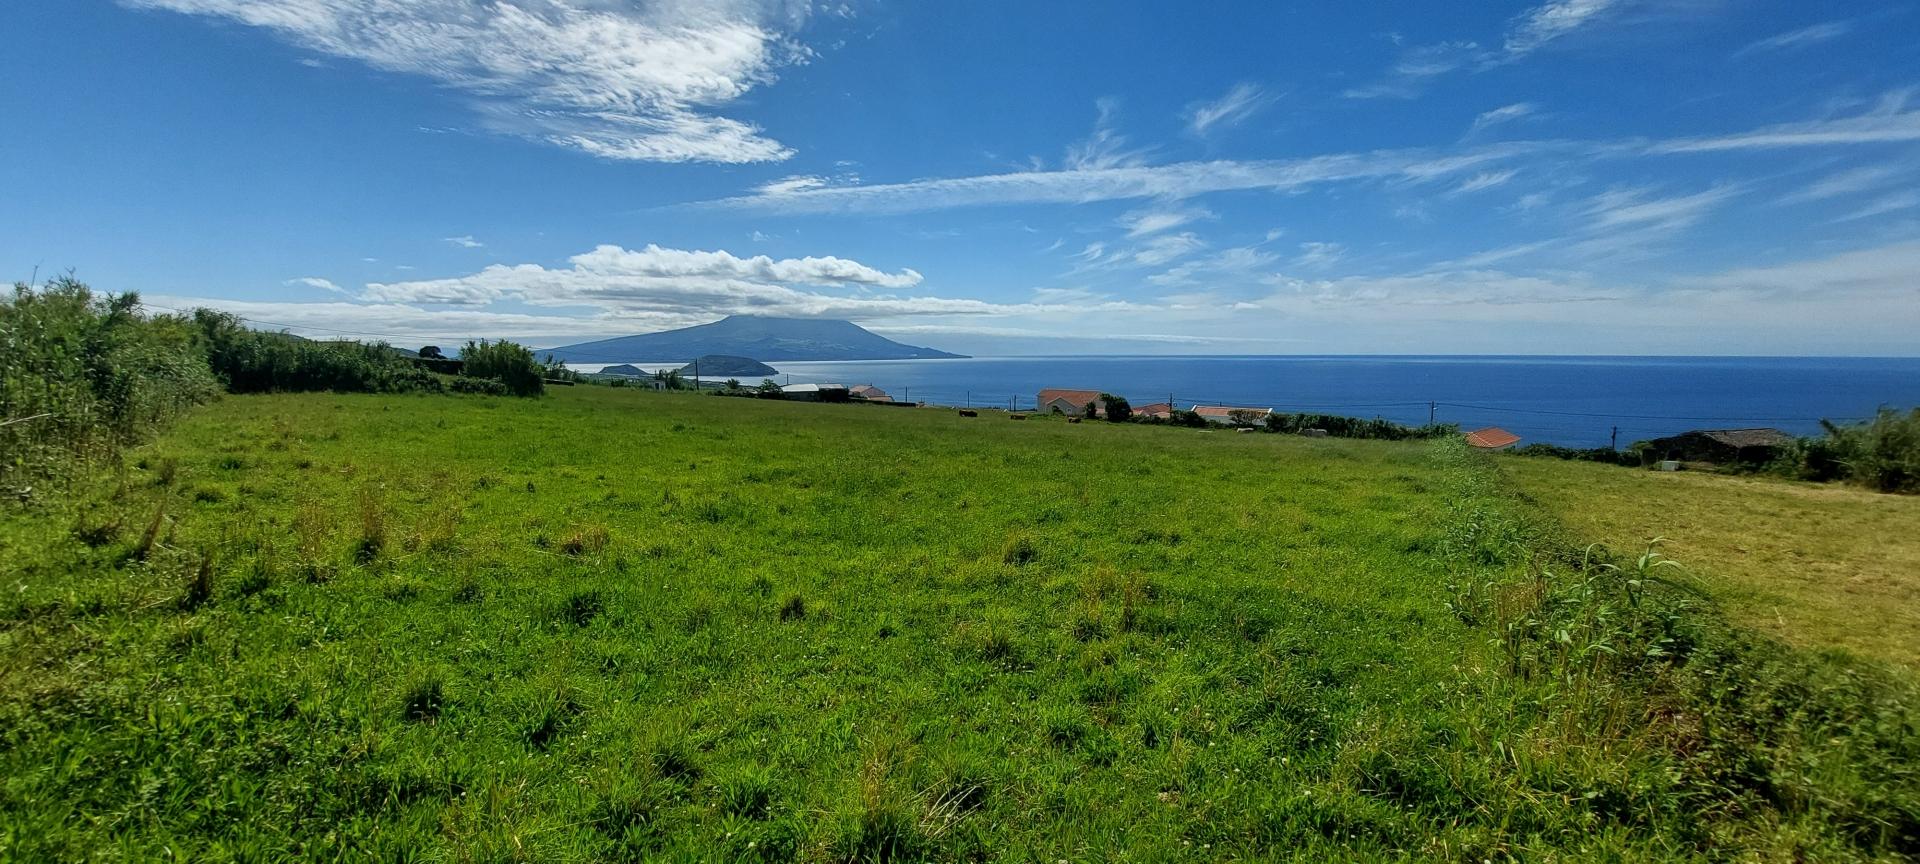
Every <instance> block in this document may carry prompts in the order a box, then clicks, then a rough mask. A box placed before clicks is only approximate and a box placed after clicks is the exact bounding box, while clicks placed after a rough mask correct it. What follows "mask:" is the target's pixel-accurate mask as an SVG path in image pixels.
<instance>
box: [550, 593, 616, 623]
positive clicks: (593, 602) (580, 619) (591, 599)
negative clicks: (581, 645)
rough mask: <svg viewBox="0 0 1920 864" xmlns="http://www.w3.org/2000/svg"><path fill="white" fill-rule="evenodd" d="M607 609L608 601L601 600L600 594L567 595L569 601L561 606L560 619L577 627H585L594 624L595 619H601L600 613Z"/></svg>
mask: <svg viewBox="0 0 1920 864" xmlns="http://www.w3.org/2000/svg"><path fill="white" fill-rule="evenodd" d="M605 609H606V601H605V600H604V599H602V598H601V596H600V592H598V591H593V590H582V591H575V592H573V593H572V594H569V595H567V599H566V600H565V601H563V602H562V603H561V604H560V610H559V617H560V620H562V621H565V622H566V623H568V624H572V625H573V626H575V627H585V626H587V625H588V624H591V623H593V619H595V618H598V617H600V613H601V612H603V611H605Z"/></svg>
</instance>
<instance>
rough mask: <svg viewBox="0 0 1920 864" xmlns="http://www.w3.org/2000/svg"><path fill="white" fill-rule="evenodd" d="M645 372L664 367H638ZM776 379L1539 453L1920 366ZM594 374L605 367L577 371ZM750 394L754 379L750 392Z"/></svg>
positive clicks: (1310, 362) (1120, 369) (1127, 370)
mask: <svg viewBox="0 0 1920 864" xmlns="http://www.w3.org/2000/svg"><path fill="white" fill-rule="evenodd" d="M637 365H640V366H642V367H643V368H657V367H658V365H659V364H648V363H640V364H637ZM768 365H771V366H773V367H774V368H777V369H779V370H780V372H781V377H780V378H779V379H778V380H779V381H780V382H781V383H783V384H785V383H788V382H789V381H791V383H795V384H799V383H807V382H815V383H818V382H833V383H839V384H847V385H854V384H874V385H876V386H879V387H880V388H882V389H884V390H886V391H887V392H888V393H891V394H893V396H894V398H896V399H901V400H903V401H923V402H928V403H932V404H936V405H967V404H971V405H975V406H998V407H1003V408H1004V407H1007V406H1009V405H1012V406H1014V407H1018V408H1028V409H1031V408H1032V407H1033V405H1034V398H1035V394H1036V393H1037V392H1038V391H1039V390H1040V389H1042V388H1045V387H1066V388H1073V389H1082V390H1102V391H1106V392H1109V393H1114V394H1117V395H1120V396H1125V397H1126V398H1127V399H1128V400H1129V401H1131V402H1133V403H1134V404H1137V405H1143V404H1147V403H1151V402H1164V401H1166V400H1167V399H1168V397H1169V396H1171V397H1172V398H1173V400H1174V402H1175V404H1177V405H1178V406H1179V407H1181V408H1188V407H1191V406H1192V405H1194V404H1202V405H1235V406H1246V407H1261V408H1273V409H1275V410H1278V411H1312V412H1320V413H1328V414H1345V415H1350V416H1357V417H1384V418H1386V419H1388V420H1393V421H1397V422H1401V423H1411V424H1419V423H1425V422H1427V419H1428V417H1429V416H1430V412H1431V416H1432V417H1434V418H1435V419H1437V420H1438V421H1440V422H1443V423H1458V424H1460V425H1461V426H1462V427H1463V428H1467V429H1476V428H1479V427H1482V426H1499V427H1501V428H1503V429H1506V430H1508V431H1510V432H1513V433H1514V434H1516V435H1519V436H1521V437H1522V438H1524V439H1525V440H1526V441H1528V442H1547V443H1553V444H1563V445H1567V446H1582V447H1591V446H1601V445H1605V444H1607V443H1608V442H1609V440H1610V439H1611V436H1612V435H1613V430H1614V429H1615V427H1618V430H1619V432H1618V435H1619V443H1620V445H1621V446H1625V445H1626V444H1628V443H1630V442H1632V441H1636V440H1640V439H1645V438H1656V437H1660V436H1662V435H1670V434H1673V433H1676V432H1684V431H1686V430H1688V429H1724V428H1740V427H1750V426H1771V427H1775V428H1779V429H1784V430H1786V431H1788V432H1792V433H1795V434H1813V433H1817V432H1818V431H1819V430H1820V420H1821V419H1822V418H1826V419H1832V420H1852V419H1859V418H1864V417H1868V416H1871V415H1872V414H1873V413H1874V412H1875V411H1876V410H1877V409H1878V408H1880V407H1881V406H1891V407H1898V408H1909V407H1914V406H1917V405H1920V358H1858V357H1464V356H1445V357H1414V356H1391V357H1385V356H1382V357H1365V356H1337V357H1299V356H1287V357H1119V356H1102V357H998V358H994V357H985V358H974V359H968V360H869V361H843V362H831V363H771V364H768ZM579 368H581V369H583V370H587V371H591V370H593V369H596V368H598V366H597V365H582V366H580V367H579ZM744 383H747V384H755V383H758V382H755V381H748V382H744Z"/></svg>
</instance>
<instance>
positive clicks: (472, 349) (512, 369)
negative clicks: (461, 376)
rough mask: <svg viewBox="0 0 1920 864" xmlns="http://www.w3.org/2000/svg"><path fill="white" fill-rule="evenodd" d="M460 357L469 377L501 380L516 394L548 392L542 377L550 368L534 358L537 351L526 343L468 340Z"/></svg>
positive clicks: (534, 394) (530, 394)
mask: <svg viewBox="0 0 1920 864" xmlns="http://www.w3.org/2000/svg"><path fill="white" fill-rule="evenodd" d="M460 360H461V362H462V363H464V364H465V368H466V374H467V375H468V376H469V377H472V378H487V379H491V380H494V381H498V382H500V383H501V385H503V386H505V387H506V388H507V392H508V393H511V394H513V395H515V396H539V395H540V394H542V393H545V392H546V384H545V382H544V381H543V380H542V376H543V375H544V374H545V372H546V369H545V368H544V367H542V366H541V365H540V362H539V361H537V360H535V359H533V352H532V351H531V350H529V349H528V348H527V347H526V346H524V345H520V344H517V343H514V342H508V341H506V340H504V339H503V340H501V341H499V342H488V341H487V340H485V339H482V340H480V341H479V342H468V343H467V347H466V348H463V349H461V351H460Z"/></svg>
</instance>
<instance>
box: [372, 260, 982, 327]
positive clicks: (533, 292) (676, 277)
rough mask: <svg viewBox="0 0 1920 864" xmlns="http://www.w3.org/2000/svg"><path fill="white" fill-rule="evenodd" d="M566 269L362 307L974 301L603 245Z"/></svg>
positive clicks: (651, 307) (898, 285)
mask: <svg viewBox="0 0 1920 864" xmlns="http://www.w3.org/2000/svg"><path fill="white" fill-rule="evenodd" d="M569 263H570V264H571V265H572V266H571V267H568V268H562V269H549V268H546V267H542V266H540V265H537V264H520V265H514V266H509V265H494V266H492V267H488V268H486V269H485V270H482V271H480V272H478V273H474V274H471V275H467V276H459V277H453V278H447V279H423V280H415V281H408V282H375V283H371V284H369V285H367V287H366V291H365V292H364V295H363V296H364V297H365V298H366V299H368V300H372V301H377V302H394V303H434V304H447V305H456V306H484V305H488V304H491V303H496V302H499V301H502V300H508V299H512V300H516V301H519V302H522V303H526V304H529V305H535V306H582V307H594V308H599V309H602V310H610V311H618V312H632V311H666V312H676V313H682V314H691V313H695V312H699V313H723V314H724V313H733V312H751V311H755V310H765V311H768V314H796V315H826V314H833V313H847V312H848V311H849V310H853V309H858V308H866V309H868V310H869V312H870V313H871V310H872V309H878V308H885V309H888V310H897V312H896V314H908V313H907V310H912V309H920V308H938V309H941V310H943V311H964V310H966V309H970V308H973V307H972V306H971V305H969V304H971V303H972V302H973V301H945V300H940V299H938V298H912V299H906V300H902V299H897V298H887V297H844V296H835V295H829V294H823V293H820V292H817V291H805V290H800V289H798V288H795V287H793V286H797V285H808V286H818V287H831V288H840V289H851V290H855V291H867V290H871V289H876V288H879V289H905V288H912V287H914V286H916V285H918V284H920V281H921V276H920V274H919V273H917V272H915V271H913V270H911V269H903V270H900V271H899V272H896V273H888V272H885V271H882V270H879V269H876V268H873V267H869V266H867V265H865V264H861V263H860V262H858V261H850V260H848V259H845V258H835V257H831V256H827V257H807V258H782V259H774V258H771V257H768V256H766V255H755V256H753V257H750V258H742V257H739V256H737V255H734V254H732V253H730V252H726V251H711V252H709V251H698V250H684V249H666V248H662V247H660V246H656V245H651V244H650V245H648V246H647V247H645V248H643V249H639V250H633V249H625V248H622V247H619V246H612V245H603V246H599V247H596V248H595V249H593V250H592V251H590V252H584V253H581V254H579V255H575V256H573V257H572V258H571V259H569Z"/></svg>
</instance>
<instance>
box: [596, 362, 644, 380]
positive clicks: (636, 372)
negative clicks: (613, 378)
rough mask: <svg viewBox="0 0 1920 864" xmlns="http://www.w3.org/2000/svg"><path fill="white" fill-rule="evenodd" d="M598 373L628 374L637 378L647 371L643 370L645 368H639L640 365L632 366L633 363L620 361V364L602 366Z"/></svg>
mask: <svg viewBox="0 0 1920 864" xmlns="http://www.w3.org/2000/svg"><path fill="white" fill-rule="evenodd" d="M600 374H602V375H625V376H628V377H630V378H638V377H640V376H642V375H645V374H647V373H646V371H645V370H643V369H641V368H640V367H638V366H634V365H632V364H629V363H621V364H619V365H618V366H608V367H606V368H603V369H601V370H600Z"/></svg>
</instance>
